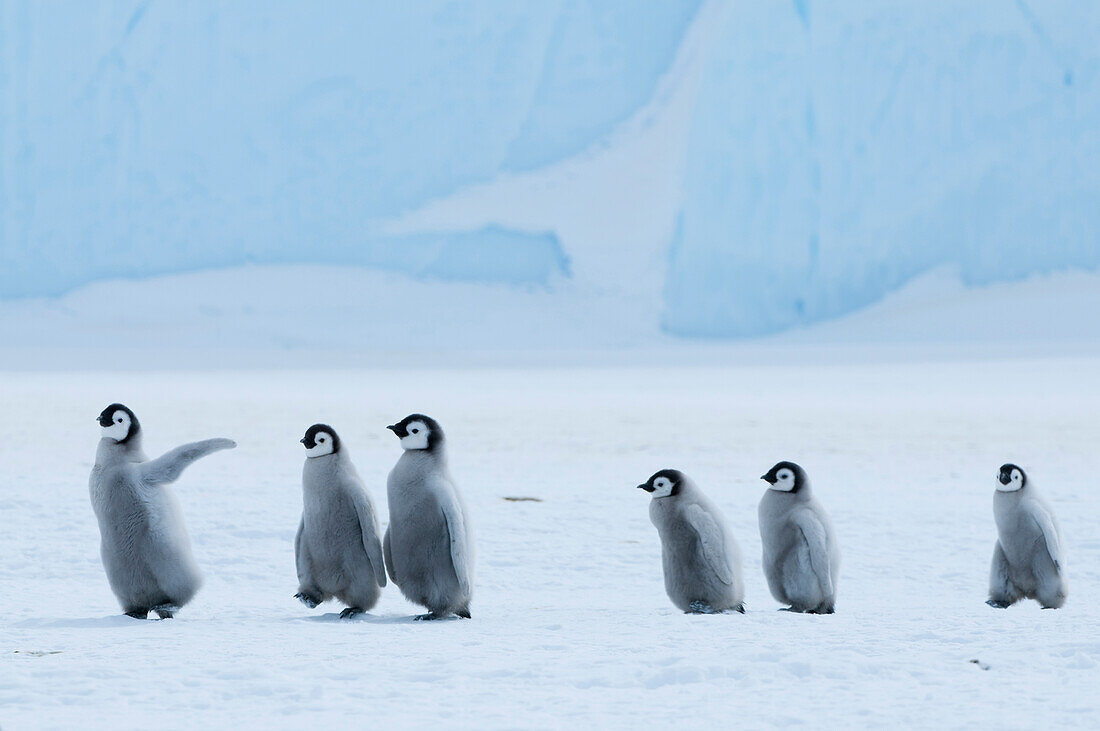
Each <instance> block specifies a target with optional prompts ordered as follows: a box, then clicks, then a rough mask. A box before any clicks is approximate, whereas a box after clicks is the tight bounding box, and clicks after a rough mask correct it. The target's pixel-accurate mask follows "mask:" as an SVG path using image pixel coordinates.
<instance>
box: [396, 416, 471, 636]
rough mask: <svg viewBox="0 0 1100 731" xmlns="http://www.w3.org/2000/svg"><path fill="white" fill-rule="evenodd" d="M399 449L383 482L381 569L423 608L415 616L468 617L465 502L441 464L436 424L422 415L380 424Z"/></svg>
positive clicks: (468, 540) (443, 458) (439, 432)
mask: <svg viewBox="0 0 1100 731" xmlns="http://www.w3.org/2000/svg"><path fill="white" fill-rule="evenodd" d="M386 428H387V429H389V430H390V431H392V432H393V433H394V434H395V435H396V436H397V438H398V439H400V440H401V448H402V449H403V450H404V452H403V453H402V454H401V457H400V458H399V459H398V460H397V464H396V465H394V468H393V470H391V471H390V476H389V479H388V480H387V482H386V493H387V495H388V497H389V508H390V524H389V527H388V528H387V529H386V536H385V538H384V539H383V544H382V546H383V552H384V553H385V556H386V569H387V570H388V571H389V574H390V578H391V579H393V583H395V584H397V586H398V588H400V589H401V593H402V594H404V595H405V598H406V599H408V600H409V601H411V602H413V603H415V604H419V605H421V606H423V607H427V609H428V611H429V613H428V614H424V615H420V616H419V617H417V619H440V618H442V617H446V616H447V615H449V614H456V615H458V616H459V617H464V618H466V619H469V617H470V597H471V593H472V590H473V572H474V544H473V538H472V536H471V535H470V523H469V519H468V518H467V516H466V506H465V505H464V504H463V502H462V496H461V495H460V494H459V492H458V489H457V488H456V487H455V483H454V479H453V478H452V477H451V473H450V470H449V469H448V467H447V452H446V446H447V445H446V438H445V436H444V434H443V429H442V427H440V426H439V424H438V423H437V422H436V421H435V419H432V418H431V417H428V416H424V415H423V414H412V415H410V416H406V417H405V418H404V419H402V420H401V421H399V422H397V423H396V424H391V425H390V426H387V427H386Z"/></svg>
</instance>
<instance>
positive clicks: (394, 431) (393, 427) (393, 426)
mask: <svg viewBox="0 0 1100 731" xmlns="http://www.w3.org/2000/svg"><path fill="white" fill-rule="evenodd" d="M386 428H387V429H389V430H390V431H392V432H393V433H394V434H396V433H397V424H390V425H389V426H387V427H386Z"/></svg>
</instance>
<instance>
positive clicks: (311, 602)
mask: <svg viewBox="0 0 1100 731" xmlns="http://www.w3.org/2000/svg"><path fill="white" fill-rule="evenodd" d="M294 598H295V599H297V600H299V601H300V602H302V604H305V605H306V606H307V607H309V608H310V609H316V608H317V605H318V604H320V603H321V600H320V599H319V598H317V597H315V596H313V595H312V594H306V593H305V592H301V591H300V592H298V593H297V594H295V595H294Z"/></svg>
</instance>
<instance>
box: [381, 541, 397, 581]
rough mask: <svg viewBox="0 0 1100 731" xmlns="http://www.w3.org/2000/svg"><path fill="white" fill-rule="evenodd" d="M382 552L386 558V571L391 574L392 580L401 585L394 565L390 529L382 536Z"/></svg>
mask: <svg viewBox="0 0 1100 731" xmlns="http://www.w3.org/2000/svg"><path fill="white" fill-rule="evenodd" d="M382 554H383V555H384V556H385V558H386V573H387V574H389V575H390V581H392V582H393V583H395V584H397V585H398V586H400V584H399V583H398V581H397V570H396V569H394V567H393V552H391V551H390V529H389V528H387V529H386V534H385V535H384V536H383V537H382Z"/></svg>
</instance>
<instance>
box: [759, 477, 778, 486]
mask: <svg viewBox="0 0 1100 731" xmlns="http://www.w3.org/2000/svg"><path fill="white" fill-rule="evenodd" d="M760 479H761V480H763V481H764V482H766V483H768V484H769V485H774V484H775V480H774V479H769V476H768V475H760Z"/></svg>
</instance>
